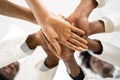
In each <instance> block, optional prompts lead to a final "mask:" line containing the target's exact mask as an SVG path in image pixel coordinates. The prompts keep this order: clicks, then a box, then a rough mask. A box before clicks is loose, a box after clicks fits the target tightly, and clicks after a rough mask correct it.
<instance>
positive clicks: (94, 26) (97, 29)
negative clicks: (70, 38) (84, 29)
mask: <svg viewBox="0 0 120 80" xmlns="http://www.w3.org/2000/svg"><path fill="white" fill-rule="evenodd" d="M89 27H90V28H89V29H90V30H89V32H90V33H89V35H92V34H96V33H102V32H105V27H104V22H103V21H101V20H97V21H93V22H90V23H89Z"/></svg>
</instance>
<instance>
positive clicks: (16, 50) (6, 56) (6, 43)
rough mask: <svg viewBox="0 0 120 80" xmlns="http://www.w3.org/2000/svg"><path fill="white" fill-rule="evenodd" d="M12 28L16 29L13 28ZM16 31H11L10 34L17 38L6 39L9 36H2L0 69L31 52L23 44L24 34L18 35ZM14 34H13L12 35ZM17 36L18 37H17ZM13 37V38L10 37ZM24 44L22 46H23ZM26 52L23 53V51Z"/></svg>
mask: <svg viewBox="0 0 120 80" xmlns="http://www.w3.org/2000/svg"><path fill="white" fill-rule="evenodd" d="M14 28H16V27H15V26H14ZM11 29H12V28H11ZM17 30H18V31H13V32H12V34H17V38H15V36H14V38H8V37H6V36H8V35H9V34H10V33H9V34H7V32H6V35H4V36H3V37H2V39H1V40H0V68H2V67H4V66H6V65H8V64H10V63H12V62H15V61H17V60H18V59H20V58H23V57H25V56H27V55H29V54H31V53H32V52H33V50H29V48H28V47H27V45H26V44H25V40H26V37H27V35H26V34H25V33H24V34H23V33H21V34H22V35H21V34H19V31H20V29H17ZM14 32H15V33H14ZM18 36H19V37H18ZM11 37H13V36H11ZM23 44H24V45H23ZM21 47H22V48H24V49H26V50H27V51H26V52H25V51H23V49H22V48H21Z"/></svg>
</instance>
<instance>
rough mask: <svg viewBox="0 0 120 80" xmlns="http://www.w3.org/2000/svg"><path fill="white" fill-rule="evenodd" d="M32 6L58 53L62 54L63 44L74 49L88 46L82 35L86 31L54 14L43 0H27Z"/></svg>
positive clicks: (44, 31) (39, 22)
mask: <svg viewBox="0 0 120 80" xmlns="http://www.w3.org/2000/svg"><path fill="white" fill-rule="evenodd" d="M26 2H27V3H28V5H29V6H30V8H31V10H32V12H33V14H34V16H35V18H36V20H37V22H38V24H39V25H41V26H42V31H43V33H44V34H45V36H46V38H47V39H48V40H49V41H50V43H51V44H52V45H53V46H54V48H55V49H56V51H57V53H58V54H60V52H61V47H60V45H59V43H60V44H63V45H65V46H67V47H69V48H71V49H73V50H78V51H81V50H82V48H85V49H86V48H87V46H86V45H85V44H87V42H86V41H85V40H84V39H83V38H81V37H80V36H82V35H84V32H83V31H82V30H80V29H77V28H75V27H74V26H72V25H71V24H69V23H68V22H66V21H65V20H63V19H62V18H58V17H56V16H54V15H52V14H51V13H50V12H49V11H48V10H47V8H46V7H45V5H44V4H43V3H42V1H41V0H26Z"/></svg>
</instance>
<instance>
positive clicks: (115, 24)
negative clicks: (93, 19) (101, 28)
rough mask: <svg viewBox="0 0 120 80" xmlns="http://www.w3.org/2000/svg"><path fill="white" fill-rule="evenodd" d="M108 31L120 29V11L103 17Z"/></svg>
mask: <svg viewBox="0 0 120 80" xmlns="http://www.w3.org/2000/svg"><path fill="white" fill-rule="evenodd" d="M100 20H102V21H103V22H104V25H105V31H106V32H113V31H120V12H118V13H114V14H110V15H107V16H105V17H101V19H100Z"/></svg>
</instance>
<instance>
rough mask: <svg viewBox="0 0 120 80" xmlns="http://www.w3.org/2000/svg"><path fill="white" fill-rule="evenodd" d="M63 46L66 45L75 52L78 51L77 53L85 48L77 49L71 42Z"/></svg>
mask: <svg viewBox="0 0 120 80" xmlns="http://www.w3.org/2000/svg"><path fill="white" fill-rule="evenodd" d="M63 45H65V46H66V47H68V48H70V49H73V50H77V51H83V48H81V47H76V46H75V45H73V44H71V43H70V42H66V43H64V44H63Z"/></svg>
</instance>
